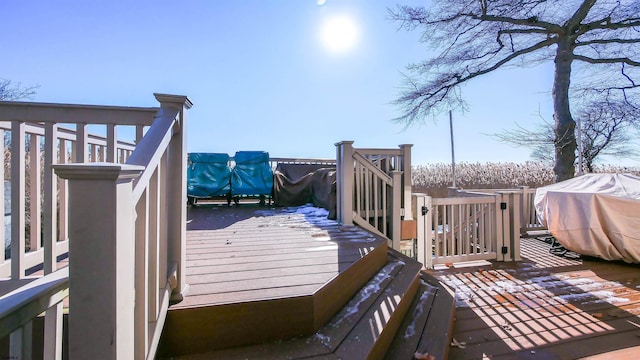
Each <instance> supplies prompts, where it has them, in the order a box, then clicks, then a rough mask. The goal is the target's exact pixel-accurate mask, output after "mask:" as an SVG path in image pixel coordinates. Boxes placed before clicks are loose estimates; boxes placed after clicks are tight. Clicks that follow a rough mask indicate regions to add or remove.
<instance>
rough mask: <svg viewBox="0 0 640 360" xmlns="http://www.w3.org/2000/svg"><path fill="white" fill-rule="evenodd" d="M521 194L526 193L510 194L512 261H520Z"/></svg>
mask: <svg viewBox="0 0 640 360" xmlns="http://www.w3.org/2000/svg"><path fill="white" fill-rule="evenodd" d="M521 194H524V192H523V191H522V192H520V193H516V192H512V193H509V194H508V196H509V200H510V201H509V203H510V206H511V227H510V229H509V230H510V232H511V234H510V237H511V259H512V260H513V261H520V260H522V259H521V258H520V234H521V229H522V222H521V219H522V214H521V211H522V206H521V199H522V197H521Z"/></svg>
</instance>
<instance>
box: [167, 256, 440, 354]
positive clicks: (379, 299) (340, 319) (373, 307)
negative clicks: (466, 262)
mask: <svg viewBox="0 0 640 360" xmlns="http://www.w3.org/2000/svg"><path fill="white" fill-rule="evenodd" d="M421 268H422V265H421V264H420V263H417V262H415V261H413V260H412V259H410V258H407V257H405V256H404V255H402V254H400V253H398V252H396V251H393V250H389V251H388V253H387V263H386V265H385V266H383V267H382V268H381V269H380V270H379V271H378V272H377V273H376V274H375V275H374V276H373V277H372V278H371V279H370V280H369V282H367V283H366V284H365V285H364V286H363V287H362V288H361V289H360V290H359V291H358V292H357V293H356V294H355V295H354V296H353V297H352V298H351V300H349V302H348V303H347V304H346V305H345V306H344V307H343V308H342V309H341V310H340V311H339V312H338V313H337V314H336V315H335V316H333V318H331V320H330V321H329V322H327V323H326V324H325V325H324V326H322V327H321V328H320V330H318V331H317V332H316V333H314V334H313V335H311V336H308V337H298V338H292V339H288V340H282V341H276V342H269V343H265V344H259V345H251V346H244V347H236V348H231V349H224V350H218V351H212V352H207V353H201V354H194V355H189V356H184V357H174V359H191V360H197V359H229V360H234V359H315V360H320V359H382V358H383V357H384V355H385V353H386V352H387V350H388V349H389V346H390V344H391V343H392V341H393V339H394V337H396V333H397V332H398V331H406V327H405V328H404V329H401V325H402V324H403V321H404V320H405V318H406V317H411V316H413V315H414V312H415V310H414V308H417V307H418V305H417V304H416V303H415V300H416V299H418V300H420V294H421V293H419V294H418V293H417V292H418V290H419V289H424V288H425V285H422V284H423V283H424V284H426V281H425V280H422V281H421V276H424V274H423V273H422V272H421ZM430 286H432V287H433V288H435V286H433V285H430ZM423 292H424V291H423ZM423 306H424V307H425V308H426V309H427V311H429V310H430V309H431V306H432V304H431V303H429V302H427V303H425V304H424V305H423ZM424 326H427V325H425V324H423V323H422V324H421V325H420V326H419V327H420V330H419V331H423V328H424ZM418 336H419V335H418V334H417V335H416V336H414V337H418ZM419 340H420V339H419V338H418V340H416V343H419ZM416 346H418V345H416ZM414 353H415V351H413V352H411V354H410V356H409V357H406V359H412V358H413V354H414ZM398 359H401V358H398Z"/></svg>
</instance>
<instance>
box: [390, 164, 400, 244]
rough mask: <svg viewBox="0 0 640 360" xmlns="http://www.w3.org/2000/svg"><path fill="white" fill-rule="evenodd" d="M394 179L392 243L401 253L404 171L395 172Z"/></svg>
mask: <svg viewBox="0 0 640 360" xmlns="http://www.w3.org/2000/svg"><path fill="white" fill-rule="evenodd" d="M391 176H392V178H393V187H392V191H393V198H392V199H391V242H392V244H393V248H394V249H395V250H397V251H400V237H401V234H402V233H401V221H402V219H401V218H400V209H401V205H400V204H401V203H402V189H401V186H400V184H402V182H401V181H402V171H398V170H394V171H392V172H391Z"/></svg>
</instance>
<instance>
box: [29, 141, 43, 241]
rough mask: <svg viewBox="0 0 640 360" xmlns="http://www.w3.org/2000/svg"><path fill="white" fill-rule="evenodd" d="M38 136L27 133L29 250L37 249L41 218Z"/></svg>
mask: <svg viewBox="0 0 640 360" xmlns="http://www.w3.org/2000/svg"><path fill="white" fill-rule="evenodd" d="M40 165H41V161H40V137H39V136H37V135H35V134H31V135H29V194H30V196H29V199H30V201H29V220H30V227H29V240H30V241H29V245H30V247H29V251H37V250H38V249H40V244H41V235H40V234H41V230H42V224H41V222H42V220H41V219H42V218H41V217H40V214H41V211H42V205H41V204H40V199H42V195H41V190H40V189H41V180H40V179H41V172H40Z"/></svg>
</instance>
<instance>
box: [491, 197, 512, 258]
mask: <svg viewBox="0 0 640 360" xmlns="http://www.w3.org/2000/svg"><path fill="white" fill-rule="evenodd" d="M494 198H495V208H496V210H495V213H496V219H495V220H496V225H495V227H496V241H495V244H496V261H505V254H504V253H503V248H504V245H505V236H506V235H505V216H506V217H507V220H506V221H508V218H509V212H508V211H507V210H506V204H505V205H502V195H501V194H498V193H496V194H495V195H494ZM503 207H504V209H503Z"/></svg>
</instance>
